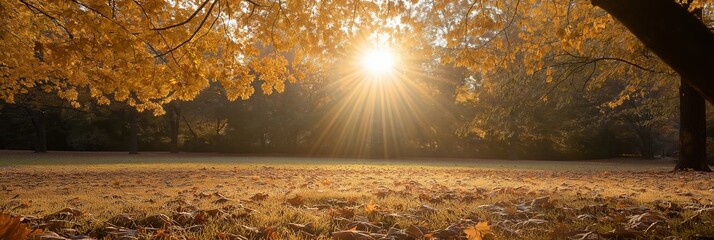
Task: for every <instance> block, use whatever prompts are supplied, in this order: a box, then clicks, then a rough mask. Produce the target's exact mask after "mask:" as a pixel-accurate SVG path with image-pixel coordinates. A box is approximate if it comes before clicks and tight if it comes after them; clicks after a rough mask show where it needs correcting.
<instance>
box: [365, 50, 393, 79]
mask: <svg viewBox="0 0 714 240" xmlns="http://www.w3.org/2000/svg"><path fill="white" fill-rule="evenodd" d="M396 62H397V56H396V54H395V53H394V51H392V49H390V48H389V47H380V48H373V49H369V50H367V51H365V52H364V55H362V59H361V63H362V67H363V68H364V70H365V71H366V72H367V73H369V74H371V75H377V76H379V75H384V74H387V73H389V72H391V71H393V70H394V67H395V65H396Z"/></svg>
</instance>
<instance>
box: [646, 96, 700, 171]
mask: <svg viewBox="0 0 714 240" xmlns="http://www.w3.org/2000/svg"><path fill="white" fill-rule="evenodd" d="M697 96H698V95H697ZM702 101H704V100H702ZM636 129H637V131H636V132H637V136H638V137H639V138H640V142H641V143H642V145H641V147H640V155H642V158H643V159H654V155H655V146H654V145H655V144H654V136H652V129H650V127H646V126H636Z"/></svg>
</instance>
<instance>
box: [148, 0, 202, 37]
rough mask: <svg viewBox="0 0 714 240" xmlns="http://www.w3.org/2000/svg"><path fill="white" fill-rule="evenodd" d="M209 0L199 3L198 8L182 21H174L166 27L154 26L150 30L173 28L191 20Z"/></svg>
mask: <svg viewBox="0 0 714 240" xmlns="http://www.w3.org/2000/svg"><path fill="white" fill-rule="evenodd" d="M209 1H210V0H206V1H204V2H203V3H201V6H198V8H197V9H196V11H193V13H192V14H191V16H188V18H186V19H185V20H183V22H180V23H176V24H174V25H170V26H166V27H158V28H157V27H154V28H151V30H156V31H161V30H167V29H171V28H175V27H178V26H181V25H184V24H186V23H188V22H190V21H191V20H193V18H194V17H196V15H198V12H200V11H201V9H203V7H205V6H206V4H208V2H209ZM209 12H210V10H209Z"/></svg>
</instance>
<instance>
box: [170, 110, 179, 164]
mask: <svg viewBox="0 0 714 240" xmlns="http://www.w3.org/2000/svg"><path fill="white" fill-rule="evenodd" d="M168 117H169V128H170V129H169V134H170V135H171V136H170V137H171V146H169V151H170V152H171V153H178V152H179V150H178V135H179V124H180V121H181V109H180V108H179V107H177V106H173V107H171V108H170V109H169V114H168Z"/></svg>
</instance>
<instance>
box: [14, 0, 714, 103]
mask: <svg viewBox="0 0 714 240" xmlns="http://www.w3.org/2000/svg"><path fill="white" fill-rule="evenodd" d="M703 2H705V1H695V2H694V3H692V4H691V5H690V7H692V8H694V7H699V6H702V3H703ZM0 16H2V17H0V21H1V23H2V25H3V26H4V27H3V28H2V29H0V38H1V39H2V42H1V43H0V52H1V54H2V56H0V57H1V58H0V59H2V60H0V61H1V62H0V73H1V74H2V75H1V76H2V77H1V78H0V81H2V89H0V98H2V100H4V101H6V102H14V101H15V100H16V96H17V95H18V94H23V93H26V92H28V91H30V90H31V89H33V88H38V89H40V90H42V91H45V92H55V93H57V95H58V96H59V97H61V98H63V99H65V100H67V101H69V102H70V103H71V104H72V105H73V106H79V105H80V104H81V102H80V100H79V99H80V95H82V94H85V93H86V94H87V95H88V97H91V98H92V99H94V100H95V101H96V102H98V103H100V104H108V103H110V102H112V101H117V102H126V103H127V104H128V105H130V106H134V107H136V108H137V109H139V110H145V109H147V110H152V111H154V112H155V113H156V114H162V113H163V112H164V110H163V107H162V106H163V105H164V104H166V103H169V102H171V101H174V100H190V99H193V98H194V97H195V96H197V94H198V93H199V92H200V91H201V90H202V89H205V88H207V87H208V86H209V85H210V83H211V82H217V83H219V84H220V85H221V86H222V88H224V89H225V91H226V97H227V98H228V99H229V100H234V99H238V98H241V99H246V98H248V97H250V96H251V95H252V94H253V93H254V91H255V90H254V88H253V87H252V82H253V81H260V82H261V84H260V88H261V89H262V92H264V93H267V94H270V93H272V92H273V91H277V92H282V91H283V90H284V89H285V84H286V83H287V82H295V81H299V80H301V79H303V78H304V77H305V76H306V74H307V72H310V71H324V69H320V67H323V66H326V65H327V64H328V63H331V62H334V61H335V60H336V59H337V58H339V57H340V56H341V55H344V54H346V52H348V51H350V49H354V48H358V47H360V46H364V45H369V44H370V43H369V40H374V39H377V38H381V39H382V41H385V42H386V43H387V44H390V45H393V46H399V47H400V48H401V50H402V51H403V52H405V53H406V52H410V53H412V54H417V53H418V54H421V55H423V56H425V57H426V58H433V59H438V60H439V61H441V62H443V63H454V64H456V65H457V66H463V67H466V68H468V69H470V70H472V71H474V72H476V73H478V74H480V75H482V76H483V77H484V78H483V79H484V80H483V81H484V84H486V85H487V84H488V81H490V80H488V73H493V72H498V71H499V70H500V69H503V68H506V67H509V66H512V65H513V64H522V66H524V67H525V75H526V76H537V77H540V78H541V79H542V80H543V81H544V82H546V83H552V84H554V85H558V84H560V82H562V81H565V80H566V79H568V78H572V77H573V75H574V74H575V73H577V74H579V73H580V72H587V71H591V72H592V74H589V75H588V74H585V76H581V77H587V78H588V79H590V80H588V83H587V86H586V87H590V86H599V85H601V82H602V81H605V80H608V79H617V78H624V77H623V76H626V77H627V78H628V81H629V84H628V85H629V86H631V87H628V88H626V89H625V90H623V92H622V94H621V96H620V98H618V99H615V100H614V103H615V104H620V103H622V101H623V100H624V99H625V98H627V97H628V96H631V95H632V94H635V92H637V91H641V88H638V86H640V85H641V84H643V82H645V81H654V84H655V87H656V86H661V85H669V84H672V83H671V82H670V81H668V80H667V79H671V76H673V75H674V72H673V71H672V70H671V69H670V68H669V67H667V66H666V65H665V64H664V63H663V62H662V61H660V60H659V59H658V58H657V57H656V56H655V55H654V54H652V53H650V52H649V51H648V50H647V49H646V48H645V47H644V46H643V45H642V44H641V43H640V42H639V41H637V39H636V38H635V37H634V36H633V35H632V34H629V33H628V31H627V29H626V28H625V27H623V26H622V25H620V24H616V23H615V20H614V19H613V18H612V17H611V16H610V15H609V14H608V13H607V12H605V11H603V10H602V9H600V8H598V7H595V6H593V5H592V4H591V2H590V1H584V0H578V1H572V0H568V1H564V0H563V1H541V0H507V1H472V0H452V1H438V2H434V1H420V0H408V1H407V0H404V1H346V0H322V1H299V0H298V1H267V0H243V1H223V0H206V1H140V0H132V1H121V0H112V1H98V0H72V1H33V0H20V1H9V0H3V1H2V2H0ZM599 69H602V70H599ZM482 76H479V78H481V77H482ZM493 81H496V80H493ZM499 81H500V80H499ZM544 96H545V95H544Z"/></svg>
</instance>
